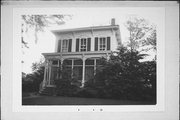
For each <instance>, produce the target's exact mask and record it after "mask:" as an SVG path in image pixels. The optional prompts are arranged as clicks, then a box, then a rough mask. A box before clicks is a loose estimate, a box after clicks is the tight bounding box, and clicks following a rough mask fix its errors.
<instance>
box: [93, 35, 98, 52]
mask: <svg viewBox="0 0 180 120" xmlns="http://www.w3.org/2000/svg"><path fill="white" fill-rule="evenodd" d="M94 48H95V49H94V50H95V51H98V37H95V47H94Z"/></svg>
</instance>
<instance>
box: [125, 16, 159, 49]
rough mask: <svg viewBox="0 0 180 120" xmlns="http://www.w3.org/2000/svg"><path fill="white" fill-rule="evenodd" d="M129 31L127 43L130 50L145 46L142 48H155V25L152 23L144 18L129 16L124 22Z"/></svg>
mask: <svg viewBox="0 0 180 120" xmlns="http://www.w3.org/2000/svg"><path fill="white" fill-rule="evenodd" d="M125 26H126V28H127V29H128V31H129V34H130V35H129V36H130V37H129V43H128V47H130V49H131V52H132V51H133V50H137V49H138V48H140V47H145V46H146V47H147V46H150V47H149V48H145V49H143V50H146V51H148V50H150V49H153V50H156V27H155V25H154V24H150V23H148V21H147V20H146V19H144V18H137V17H130V18H129V20H127V22H126V23H125Z"/></svg>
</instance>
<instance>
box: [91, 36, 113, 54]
mask: <svg viewBox="0 0 180 120" xmlns="http://www.w3.org/2000/svg"><path fill="white" fill-rule="evenodd" d="M110 41H111V37H95V46H94V49H95V51H106V50H110V47H111V42H110Z"/></svg>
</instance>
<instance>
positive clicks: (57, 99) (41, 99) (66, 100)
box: [22, 96, 155, 105]
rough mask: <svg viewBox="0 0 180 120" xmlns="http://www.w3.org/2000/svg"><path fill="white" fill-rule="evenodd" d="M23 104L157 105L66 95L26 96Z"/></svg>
mask: <svg viewBox="0 0 180 120" xmlns="http://www.w3.org/2000/svg"><path fill="white" fill-rule="evenodd" d="M22 104H23V105H155V103H153V102H145V101H130V100H114V99H99V98H80V97H64V96H33V97H24V98H23V99H22Z"/></svg>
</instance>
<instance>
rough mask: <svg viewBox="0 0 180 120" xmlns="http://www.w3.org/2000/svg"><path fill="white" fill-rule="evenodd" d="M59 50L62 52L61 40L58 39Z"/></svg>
mask: <svg viewBox="0 0 180 120" xmlns="http://www.w3.org/2000/svg"><path fill="white" fill-rule="evenodd" d="M57 52H61V40H58V50H57Z"/></svg>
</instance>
